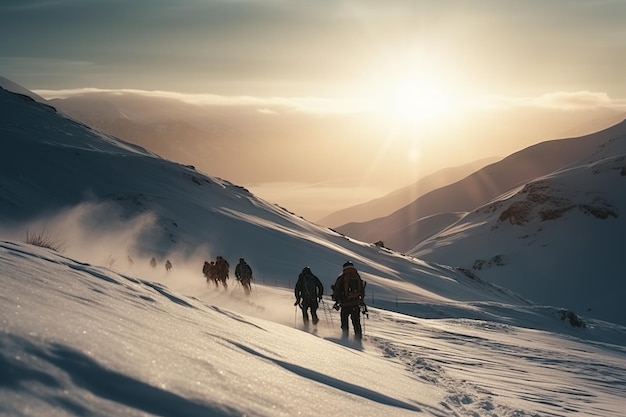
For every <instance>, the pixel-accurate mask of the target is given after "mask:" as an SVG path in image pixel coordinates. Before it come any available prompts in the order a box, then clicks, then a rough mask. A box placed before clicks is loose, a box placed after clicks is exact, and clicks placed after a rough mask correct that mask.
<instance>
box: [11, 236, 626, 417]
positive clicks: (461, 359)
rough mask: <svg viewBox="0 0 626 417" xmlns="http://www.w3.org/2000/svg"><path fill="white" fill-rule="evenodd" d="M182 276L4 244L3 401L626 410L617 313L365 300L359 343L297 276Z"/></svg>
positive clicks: (14, 405) (219, 409) (214, 410)
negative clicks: (309, 304)
mask: <svg viewBox="0 0 626 417" xmlns="http://www.w3.org/2000/svg"><path fill="white" fill-rule="evenodd" d="M260 250H263V248H261V249H260ZM131 272H133V273H134V272H137V271H136V270H132V271H131ZM188 274H189V272H188V271H181V270H173V274H172V275H168V276H163V273H159V272H157V271H152V272H151V273H149V274H148V275H151V277H152V278H159V279H160V280H161V281H163V282H168V284H171V285H174V286H176V285H179V286H180V285H181V284H182V282H187V284H188V286H187V288H186V291H187V292H188V293H193V294H195V296H193V297H189V296H185V295H182V294H181V293H180V292H178V291H176V290H174V289H173V288H172V287H171V286H170V285H166V284H164V283H158V282H156V281H153V280H146V279H141V278H136V277H135V276H134V274H118V273H115V272H113V271H111V270H109V269H106V268H103V267H99V266H95V265H91V264H87V263H84V262H80V261H76V260H73V259H71V258H69V257H67V256H63V255H60V254H58V253H54V252H52V251H49V250H47V249H42V248H37V247H33V246H30V245H25V244H19V243H12V242H0V289H1V291H0V300H1V302H0V315H1V317H2V320H0V330H1V331H0V364H1V367H2V372H1V373H0V414H2V415H10V416H15V417H17V416H34V415H46V416H67V415H76V416H78V415H81V416H98V417H100V416H103V417H104V416H112V415H115V416H139V415H141V416H166V417H174V416H176V417H185V416H198V415H211V416H235V415H251V416H293V415H302V416H319V415H358V416H380V415H393V416H404V415H407V416H408V415H425V416H438V417H442V416H465V415H467V416H470V415H471V416H476V417H479V416H485V417H487V416H488V417H492V416H494V415H498V416H509V417H512V416H516V417H531V416H537V415H542V416H543V415H555V416H556V415H558V416H577V415H585V416H617V415H620V413H621V411H622V410H623V409H624V405H626V404H625V403H624V398H623V386H624V385H625V384H626V366H625V365H624V364H626V348H625V346H626V328H623V327H621V328H620V327H618V326H611V325H608V324H607V323H601V322H598V323H595V324H594V326H593V327H589V328H587V329H574V328H572V327H570V326H569V325H567V324H565V323H564V322H560V321H555V322H554V324H553V330H554V331H556V333H552V332H545V331H537V330H532V326H533V324H534V323H535V321H537V320H541V321H546V319H547V318H548V317H549V316H550V315H551V314H552V313H551V312H550V311H549V309H548V310H545V311H543V312H542V311H539V310H534V311H531V310H524V309H519V310H517V311H516V312H514V313H513V314H514V316H515V317H516V318H517V319H516V320H515V321H516V322H519V323H525V324H524V325H523V326H522V327H516V326H514V325H511V324H505V323H498V322H494V321H483V320H469V319H428V320H426V319H417V318H414V317H410V316H406V315H402V314H397V313H391V312H388V311H384V310H378V309H376V308H371V309H370V317H369V319H365V320H364V326H365V334H366V338H365V340H364V341H363V342H362V343H360V344H359V343H356V342H354V341H352V340H351V339H341V338H340V337H339V333H340V332H338V330H337V328H336V326H337V320H338V316H335V317H334V319H333V317H332V316H331V315H327V314H322V315H321V317H322V321H321V322H320V323H319V325H318V326H317V328H316V329H309V332H307V331H302V330H303V328H302V323H301V320H300V319H298V320H297V321H296V322H295V323H294V319H296V317H294V310H293V309H294V307H293V305H292V303H291V301H292V294H291V291H290V290H281V289H277V288H272V287H266V286H263V285H256V286H255V288H254V293H253V296H252V297H251V298H249V299H245V297H244V296H243V293H242V292H241V290H237V289H234V288H233V289H231V290H229V291H226V292H224V291H221V290H220V291H216V290H215V289H213V288H212V287H209V286H206V284H205V283H202V282H198V281H195V280H193V281H192V280H190V279H188V277H187V276H186V275H188ZM501 307H503V308H506V307H505V306H501ZM438 308H439V310H441V311H442V313H443V315H444V316H452V315H454V314H456V312H455V311H454V305H452V304H445V303H444V304H440V305H439V306H438ZM494 311H495V310H494ZM333 312H334V310H333ZM510 313H511V312H510V311H509V312H508V313H507V314H510ZM294 327H295V328H294ZM590 335H593V337H592V338H598V339H597V340H598V341H597V342H592V341H590V340H588V339H587V338H588V336H590Z"/></svg>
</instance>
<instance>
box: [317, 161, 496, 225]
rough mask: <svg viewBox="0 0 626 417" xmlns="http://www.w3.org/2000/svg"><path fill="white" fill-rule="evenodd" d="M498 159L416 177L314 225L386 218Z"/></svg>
mask: <svg viewBox="0 0 626 417" xmlns="http://www.w3.org/2000/svg"><path fill="white" fill-rule="evenodd" d="M498 159H499V158H495V157H492V158H484V159H480V160H478V161H474V162H470V163H468V164H465V165H461V166H458V167H451V168H445V169H442V170H439V171H437V172H435V173H432V174H430V175H427V176H425V177H423V178H420V179H419V180H418V181H416V182H415V183H413V184H411V185H408V186H406V187H402V188H400V189H398V190H395V191H392V192H391V193H389V194H386V195H384V196H382V197H380V198H377V199H374V200H371V201H367V202H365V203H362V204H358V205H356V206H352V207H348V208H345V209H343V210H339V211H336V212H334V213H331V214H329V215H327V216H325V217H324V218H322V219H320V220H318V221H317V222H316V223H319V224H322V225H324V226H328V227H333V228H334V227H341V226H342V225H344V224H347V223H351V222H366V221H369V220H371V219H376V218H379V217H385V216H388V215H390V214H391V213H393V212H395V211H396V210H398V209H400V208H402V207H404V206H406V205H408V204H411V203H412V202H413V201H415V200H416V199H418V198H419V197H421V196H422V195H424V194H426V193H428V192H430V191H433V190H436V189H437V188H441V187H445V186H446V185H449V184H452V183H454V182H457V181H459V180H461V179H463V178H465V177H466V176H468V175H469V174H471V173H473V172H475V171H478V170H479V169H481V168H483V167H485V166H486V165H489V164H491V163H493V162H496V161H497V160H498ZM448 224H450V223H448Z"/></svg>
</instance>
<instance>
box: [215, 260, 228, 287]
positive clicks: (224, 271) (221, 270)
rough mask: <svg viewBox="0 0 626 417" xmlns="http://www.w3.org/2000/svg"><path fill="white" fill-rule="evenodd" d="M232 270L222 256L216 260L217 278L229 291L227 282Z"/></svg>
mask: <svg viewBox="0 0 626 417" xmlns="http://www.w3.org/2000/svg"><path fill="white" fill-rule="evenodd" d="M229 269H230V265H229V264H228V261H227V260H226V259H224V258H223V257H221V256H218V257H217V258H216V259H215V278H216V280H219V282H221V283H222V285H223V286H224V289H228V284H227V283H226V280H227V279H228V271H229Z"/></svg>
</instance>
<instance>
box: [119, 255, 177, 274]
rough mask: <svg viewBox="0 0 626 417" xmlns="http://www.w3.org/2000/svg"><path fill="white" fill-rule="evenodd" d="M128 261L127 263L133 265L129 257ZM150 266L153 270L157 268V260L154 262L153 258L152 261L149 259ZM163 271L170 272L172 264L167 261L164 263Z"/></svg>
mask: <svg viewBox="0 0 626 417" xmlns="http://www.w3.org/2000/svg"><path fill="white" fill-rule="evenodd" d="M128 261H129V263H130V264H131V265H132V264H133V260H132V258H131V257H130V256H129V257H128ZM150 266H151V267H152V268H153V269H154V268H156V267H157V260H156V258H155V257H154V256H153V257H152V259H150ZM165 270H166V271H167V272H170V271H171V270H172V262H170V260H169V259H168V260H166V261H165Z"/></svg>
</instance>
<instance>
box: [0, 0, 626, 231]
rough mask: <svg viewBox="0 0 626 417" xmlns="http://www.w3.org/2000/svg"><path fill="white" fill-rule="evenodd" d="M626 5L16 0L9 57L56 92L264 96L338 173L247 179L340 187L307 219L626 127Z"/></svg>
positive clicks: (244, 100) (3, 13) (296, 201)
mask: <svg viewBox="0 0 626 417" xmlns="http://www.w3.org/2000/svg"><path fill="white" fill-rule="evenodd" d="M625 14H626V2H624V1H622V0H614V1H605V0H602V1H588V0H573V1H572V0H555V1H551V2H549V3H546V2H543V1H536V0H533V1H497V0H490V1H482V2H480V3H470V2H466V1H446V2H441V1H413V0H393V1H387V2H379V1H375V0H364V1H323V2H315V3H308V2H293V1H285V0H272V1H258V0H237V1H224V0H202V1H200V0H183V1H178V0H160V1H146V0H138V1H133V2H125V1H108V0H107V1H104V0H90V1H75V0H56V1H47V0H46V1H44V0H40V1H29V0H24V1H22V0H20V1H16V0H13V1H5V2H2V5H0V38H1V39H4V41H3V42H0V69H1V71H2V74H1V75H2V76H4V77H6V78H8V79H10V80H12V81H14V82H17V83H18V84H20V85H22V86H24V87H26V88H28V89H29V90H33V91H35V92H37V93H38V94H40V95H42V96H43V97H45V98H54V97H67V96H71V95H75V94H79V93H84V92H85V91H103V92H119V91H122V90H124V91H128V90H132V91H134V92H137V93H138V94H143V95H147V96H159V97H163V96H165V97H174V98H176V99H177V100H183V101H185V102H192V103H197V104H198V105H203V106H210V107H212V108H225V107H228V108H233V107H235V108H246V109H248V108H250V107H252V108H253V109H254V111H255V113H256V116H258V115H262V116H265V117H266V118H271V119H273V120H272V122H271V123H273V124H274V126H278V127H276V128H274V129H273V130H272V131H271V132H270V133H271V135H273V137H275V138H276V141H277V142H279V143H280V145H276V148H275V152H276V153H277V156H278V157H279V158H280V157H283V158H285V159H293V158H298V157H301V156H302V155H306V156H307V158H308V159H310V160H311V161H312V164H311V165H315V166H318V167H319V168H317V169H318V172H319V176H320V177H321V178H323V179H322V180H321V181H308V180H302V179H300V178H297V175H296V174H295V172H296V170H297V168H295V167H291V168H289V170H288V171H287V172H285V174H284V178H280V179H272V180H267V179H261V180H255V178H256V177H263V175H261V174H260V173H262V172H264V171H266V170H267V171H271V170H272V166H271V163H269V164H265V163H264V164H258V165H255V166H254V167H253V168H248V169H245V170H242V172H243V171H245V174H246V175H245V178H244V179H243V180H239V179H237V181H238V182H239V183H242V184H243V185H245V186H249V187H250V188H253V189H254V191H255V192H256V193H258V194H259V195H262V196H264V197H266V198H268V199H272V201H275V202H276V203H279V204H282V205H283V206H285V207H297V209H298V210H305V208H303V205H302V203H301V202H302V201H303V200H314V201H316V202H318V201H319V200H320V197H319V196H328V197H327V198H324V197H321V199H322V200H327V201H329V203H328V207H325V208H324V210H325V211H324V213H321V210H318V211H317V212H315V214H311V215H309V213H308V212H307V213H303V214H306V215H307V217H309V218H311V219H317V218H320V217H323V216H324V215H326V214H329V213H330V212H332V211H334V210H338V209H342V208H345V207H348V206H351V205H355V204H357V203H361V202H364V201H369V200H371V199H374V198H378V197H381V196H382V195H385V194H387V193H389V192H392V191H394V190H396V189H398V188H400V187H403V186H406V185H408V184H411V183H413V182H415V181H417V180H418V179H419V178H421V177H423V176H424V175H427V174H430V173H432V172H435V171H437V170H439V169H443V168H447V167H448V166H457V165H462V164H465V163H468V162H472V161H475V160H479V159H482V158H485V157H494V156H497V157H504V156H506V155H508V154H510V153H512V152H515V151H517V150H520V149H523V148H524V147H526V146H529V145H531V144H534V143H537V142H539V141H543V140H549V139H556V138H560V137H566V136H569V135H578V134H585V133H591V132H593V131H596V130H599V129H600V128H604V127H606V126H608V125H610V124H612V123H614V122H617V121H619V120H617V119H616V115H622V116H623V115H624V113H625V112H626V86H625V84H624V83H623V79H622V74H624V73H625V72H626V58H624V57H626V33H625V32H626V29H625V28H624V25H623V24H622V19H621V16H623V15H625ZM87 89H88V90H87ZM94 89H95V90H94ZM294 114H295V115H305V116H307V117H310V118H311V119H310V120H307V121H303V120H302V119H298V118H294V117H293V116H294ZM252 119H253V117H252V116H248V117H246V116H243V115H242V116H241V117H239V119H238V121H237V125H238V127H243V128H246V127H249V126H250V127H252V126H256V125H255V123H256V122H253V121H252ZM311 120H312V121H311ZM311 132H313V133H311ZM314 133H316V134H317V136H316V135H315V134H314ZM311 141H312V142H313V143H315V144H316V146H315V149H314V150H311V149H310V147H309V146H307V144H308V143H311ZM283 142H291V143H293V150H292V151H291V152H290V153H288V151H287V150H285V149H284V148H285V147H284V146H283ZM338 142H343V145H344V146H337V143H338ZM345 148H347V149H352V151H351V152H350V151H346V150H345ZM346 152H348V158H354V159H356V160H359V161H362V165H363V166H364V167H367V169H366V168H362V169H361V172H360V175H359V174H357V175H354V174H352V172H351V171H348V170H351V169H352V167H350V168H346V170H347V172H345V173H344V174H343V175H338V174H336V173H332V175H333V177H334V178H333V180H328V179H326V178H324V170H323V166H328V165H331V164H332V165H334V164H335V161H334V159H331V160H329V157H328V155H329V154H332V153H336V154H341V155H344V154H346ZM210 174H211V175H217V176H220V175H222V173H220V172H211V173H210ZM242 176H244V174H243V173H242ZM346 195H349V196H350V197H349V198H346V197H345V196H346ZM304 207H306V206H304Z"/></svg>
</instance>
